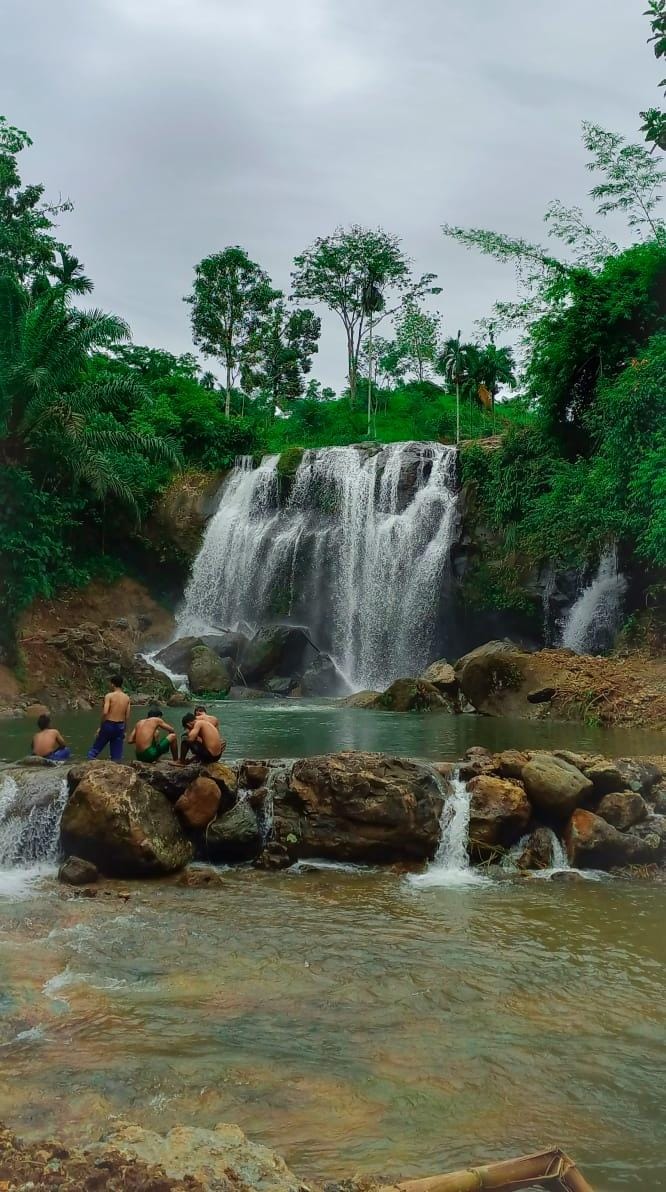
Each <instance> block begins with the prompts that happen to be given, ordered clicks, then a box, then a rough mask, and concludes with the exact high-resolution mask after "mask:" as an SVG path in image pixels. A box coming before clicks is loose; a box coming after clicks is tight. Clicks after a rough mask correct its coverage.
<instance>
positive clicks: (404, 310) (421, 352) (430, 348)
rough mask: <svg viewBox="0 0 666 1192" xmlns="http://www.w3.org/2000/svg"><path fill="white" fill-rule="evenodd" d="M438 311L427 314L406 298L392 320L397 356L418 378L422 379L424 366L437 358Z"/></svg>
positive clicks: (424, 371)
mask: <svg viewBox="0 0 666 1192" xmlns="http://www.w3.org/2000/svg"><path fill="white" fill-rule="evenodd" d="M439 324H440V319H439V315H435V314H429V313H428V311H426V310H423V309H422V308H421V307H419V305H418V304H417V303H416V302H414V301H412V300H408V301H406V302H404V303H403V305H402V307H401V309H400V313H399V314H398V317H397V319H396V324H395V339H396V347H397V350H398V352H399V354H400V359H401V360H403V361H404V363H405V366H406V368H407V369H408V370H410V371H411V372H413V373H415V374H416V379H417V380H418V381H424V380H425V373H426V369H427V367H428V365H429V364H434V362H435V360H436V359H437V350H438V345H439Z"/></svg>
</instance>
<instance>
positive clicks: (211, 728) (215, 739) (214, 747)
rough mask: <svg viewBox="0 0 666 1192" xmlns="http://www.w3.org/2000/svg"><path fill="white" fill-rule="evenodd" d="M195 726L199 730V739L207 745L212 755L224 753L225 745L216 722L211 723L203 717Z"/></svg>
mask: <svg viewBox="0 0 666 1192" xmlns="http://www.w3.org/2000/svg"><path fill="white" fill-rule="evenodd" d="M195 727H196V728H197V730H198V732H197V737H198V739H199V740H200V741H201V742H202V744H203V745H205V746H206V749H207V750H208V752H209V753H210V754H211V756H212V757H217V755H218V754H220V753H222V751H223V749H224V745H223V742H222V738H221V736H220V734H219V731H218V730H217V728H216V727H215V725H214V724H211V723H210V721H209V720H204V719H203V718H202V719H201V720H198V721H197V723H196V726H195Z"/></svg>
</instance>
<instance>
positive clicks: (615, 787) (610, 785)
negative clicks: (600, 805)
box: [583, 758, 627, 795]
mask: <svg viewBox="0 0 666 1192" xmlns="http://www.w3.org/2000/svg"><path fill="white" fill-rule="evenodd" d="M583 773H584V774H585V777H586V778H589V780H590V782H591V783H592V786H593V787H594V793H595V795H608V794H610V793H611V792H612V791H623V790H626V789H627V783H626V780H625V778H624V777H623V775H622V774H621V773H620V770H619V768H618V766H616V765H615V763H614V762H608V761H606V760H605V759H604V758H602V759H601V760H600V761H595V762H593V763H592V765H588V766H584V767H583Z"/></svg>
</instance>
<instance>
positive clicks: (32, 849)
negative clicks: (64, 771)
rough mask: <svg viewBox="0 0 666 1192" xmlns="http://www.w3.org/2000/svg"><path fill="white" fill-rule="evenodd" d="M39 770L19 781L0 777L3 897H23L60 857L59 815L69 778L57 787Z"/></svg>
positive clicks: (0, 888) (0, 887)
mask: <svg viewBox="0 0 666 1192" xmlns="http://www.w3.org/2000/svg"><path fill="white" fill-rule="evenodd" d="M49 779H50V775H49V776H48V778H46V777H45V776H44V775H42V774H41V773H40V775H39V777H37V775H36V774H32V775H28V774H26V775H25V782H24V783H22V784H21V785H19V784H18V783H17V781H16V779H15V778H12V777H11V776H9V777H5V778H3V779H0V897H20V896H22V895H24V894H25V893H26V892H27V890H28V889H29V888H30V886H31V884H32V883H33V881H34V880H35V879H36V878H38V877H41V876H43V875H44V874H45V873H50V872H51V871H52V870H53V867H54V866H55V863H56V861H57V858H58V848H59V839H60V819H61V816H62V812H63V808H64V806H65V803H66V801H67V780H66V779H65V778H56V779H55V784H57V789H54V787H53V785H51V782H50V781H49Z"/></svg>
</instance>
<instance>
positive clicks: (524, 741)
mask: <svg viewBox="0 0 666 1192" xmlns="http://www.w3.org/2000/svg"><path fill="white" fill-rule="evenodd" d="M208 706H209V711H211V712H215V714H216V715H217V716H219V718H220V722H221V725H222V731H223V733H224V735H225V736H226V738H227V741H228V747H227V753H228V756H229V757H232V758H239V757H267V758H271V757H305V756H312V755H315V754H318V753H332V752H336V751H338V750H342V749H364V750H371V751H374V750H377V751H379V752H386V753H391V754H393V755H395V756H397V757H419V758H426V759H428V760H430V761H440V760H447V759H448V760H454V761H455V760H458V759H459V758H460V757H462V755H463V753H464V752H465V750H466V749H468V748H469V746H470V745H485V746H487V747H488V748H489V749H514V748H515V749H523V748H524V749H540V748H543V749H574V750H598V751H599V752H600V753H603V754H605V755H606V756H608V757H614V756H621V755H627V754H645V755H650V754H662V753H663V752H664V741H665V738H664V734H663V733H657V732H651V731H649V730H647V729H602V728H597V727H595V726H593V725H584V724H574V723H563V722H561V721H552V720H507V719H494V718H492V717H486V716H475V715H465V716H450V715H446V714H443V713H439V712H436V713H432V714H425V715H420V714H407V713H403V712H376V711H369V710H367V709H361V708H345V707H341V706H340V705H339V704H336V703H335V702H334V701H332V700H328V701H325V700H298V699H281V700H280V699H278V700H272V699H267V700H256V701H249V700H248V701H245V700H243V701H239V702H235V701H233V700H229V701H223V702H221V703H217V704H213V703H211V704H209V705H208ZM185 711H187V709H186V708H166V709H165V716H166V719H167V720H169V721H170V722H171V723H172V724H173V725H174V726H175V727H176V728H177V729H178V730H179V731H182V730H181V728H180V722H181V719H182V716H183V714H184V712H185ZM141 715H145V709H141V708H136V709H134V711H133V717H132V722H134V721H135V720H136V719H138V717H139V716H141ZM54 723H55V724H57V725H58V727H59V728H60V729H61V731H62V732H63V733H64V734H65V737H66V738H67V740H68V741H69V742H70V744H71V745H72V747H73V749H74V751H75V754H77V755H78V756H85V753H86V751H87V750H88V748H89V746H90V744H91V742H92V740H93V738H94V736H95V733H96V731H97V728H98V726H99V715H98V714H97V713H94V712H65V713H62V714H60V713H59V714H58V715H57V716H54ZM34 731H35V724H34V722H33V721H28V720H25V719H23V718H20V719H16V720H4V721H0V759H2V760H5V761H17V760H18V759H19V758H21V757H23V756H25V754H26V753H28V752H29V749H30V741H31V737H32V734H33V732H34Z"/></svg>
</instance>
